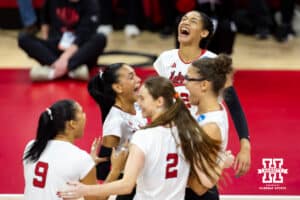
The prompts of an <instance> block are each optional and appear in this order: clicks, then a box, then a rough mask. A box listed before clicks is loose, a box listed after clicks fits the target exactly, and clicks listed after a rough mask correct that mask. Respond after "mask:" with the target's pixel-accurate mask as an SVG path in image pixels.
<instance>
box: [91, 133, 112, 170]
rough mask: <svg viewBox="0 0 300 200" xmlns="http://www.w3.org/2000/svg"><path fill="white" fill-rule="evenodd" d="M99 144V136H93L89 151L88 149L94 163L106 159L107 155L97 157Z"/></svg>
mask: <svg viewBox="0 0 300 200" xmlns="http://www.w3.org/2000/svg"><path fill="white" fill-rule="evenodd" d="M100 145H101V138H100V137H98V138H95V139H94V141H93V143H92V146H91V151H90V155H91V157H92V158H93V160H94V161H95V163H96V165H97V164H99V163H102V162H105V161H108V158H107V157H98V152H99V148H100Z"/></svg>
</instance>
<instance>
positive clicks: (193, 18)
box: [178, 11, 208, 46]
mask: <svg viewBox="0 0 300 200" xmlns="http://www.w3.org/2000/svg"><path fill="white" fill-rule="evenodd" d="M207 36H208V31H207V30H204V29H203V22H202V17H201V15H200V13H199V12H197V11H190V12H188V13H186V14H185V15H184V16H183V17H182V18H181V21H180V23H179V25H178V41H179V43H181V44H197V46H198V44H199V43H200V41H201V39H202V38H205V37H207Z"/></svg>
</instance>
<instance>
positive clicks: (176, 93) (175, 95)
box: [173, 92, 179, 103]
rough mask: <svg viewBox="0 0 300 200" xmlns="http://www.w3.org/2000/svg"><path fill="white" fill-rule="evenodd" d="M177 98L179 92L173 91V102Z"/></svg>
mask: <svg viewBox="0 0 300 200" xmlns="http://www.w3.org/2000/svg"><path fill="white" fill-rule="evenodd" d="M178 98H179V94H178V92H175V94H174V95H173V103H176V101H177V99H178Z"/></svg>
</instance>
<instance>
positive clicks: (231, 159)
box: [221, 150, 234, 168]
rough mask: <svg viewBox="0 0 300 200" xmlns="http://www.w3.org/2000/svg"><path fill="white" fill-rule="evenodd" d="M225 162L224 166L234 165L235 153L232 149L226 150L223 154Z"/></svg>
mask: <svg viewBox="0 0 300 200" xmlns="http://www.w3.org/2000/svg"><path fill="white" fill-rule="evenodd" d="M221 157H222V158H221V159H222V160H223V162H224V164H223V168H229V167H232V165H233V163H234V155H233V154H232V153H231V151H230V150H229V151H225V152H224V153H223V155H222V156H221Z"/></svg>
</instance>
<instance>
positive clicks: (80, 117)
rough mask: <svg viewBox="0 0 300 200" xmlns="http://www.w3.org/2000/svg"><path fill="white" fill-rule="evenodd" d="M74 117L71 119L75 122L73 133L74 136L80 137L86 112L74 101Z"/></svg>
mask: <svg viewBox="0 0 300 200" xmlns="http://www.w3.org/2000/svg"><path fill="white" fill-rule="evenodd" d="M75 110H76V111H75V119H74V120H72V121H74V122H75V124H74V127H75V130H74V134H75V138H81V137H82V136H83V133H84V128H85V123H86V114H85V112H84V111H83V109H82V107H81V105H80V104H79V103H75Z"/></svg>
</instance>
